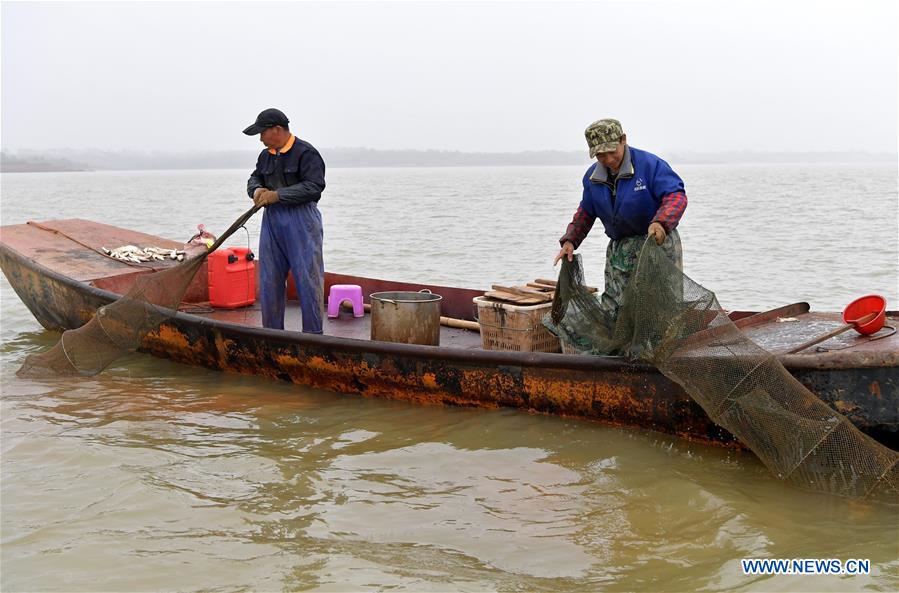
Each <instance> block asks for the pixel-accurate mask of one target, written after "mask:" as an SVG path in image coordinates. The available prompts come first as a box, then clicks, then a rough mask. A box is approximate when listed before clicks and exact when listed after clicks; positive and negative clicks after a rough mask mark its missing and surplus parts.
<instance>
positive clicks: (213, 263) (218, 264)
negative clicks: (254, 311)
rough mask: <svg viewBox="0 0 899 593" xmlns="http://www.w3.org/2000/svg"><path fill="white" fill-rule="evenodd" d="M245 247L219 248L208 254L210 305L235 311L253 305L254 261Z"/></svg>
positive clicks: (254, 297)
mask: <svg viewBox="0 0 899 593" xmlns="http://www.w3.org/2000/svg"><path fill="white" fill-rule="evenodd" d="M254 259H255V256H254V255H253V252H252V251H250V250H249V249H247V248H246V247H232V248H229V249H225V248H222V249H218V250H216V251H213V252H212V253H210V254H209V304H210V305H211V306H213V307H220V308H222V309H235V308H237V307H244V306H246V305H252V304H253V303H255V302H256V262H254V261H253V260H254Z"/></svg>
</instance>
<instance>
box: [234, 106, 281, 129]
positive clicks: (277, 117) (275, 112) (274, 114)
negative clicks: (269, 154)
mask: <svg viewBox="0 0 899 593" xmlns="http://www.w3.org/2000/svg"><path fill="white" fill-rule="evenodd" d="M289 123H290V120H289V119H287V116H286V115H284V112H283V111H281V110H280V109H275V108H274V107H273V108H271V109H266V110H265V111H263V112H262V113H260V114H259V115H257V116H256V123H254V124H253V125H251V126H250V127H248V128H247V129H246V130H244V131H243V133H244V134H246V135H247V136H255V135H256V134H259V133H260V132H263V131H264V130H267V129H268V128H271V127H272V126H284V127H285V128H286V127H287V124H289Z"/></svg>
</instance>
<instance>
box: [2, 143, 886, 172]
mask: <svg viewBox="0 0 899 593" xmlns="http://www.w3.org/2000/svg"><path fill="white" fill-rule="evenodd" d="M321 153H322V155H323V156H324V158H325V162H326V163H327V164H328V166H329V167H332V168H345V167H351V168H358V167H497V166H531V167H539V166H560V165H572V166H586V165H588V164H589V162H590V161H589V159H588V158H587V155H586V151H584V150H571V151H563V150H545V151H525V152H459V151H444V150H377V149H370V148H323V149H321ZM257 154H258V153H257V152H256V151H255V150H254V151H242V150H228V151H214V152H205V153H196V152H190V153H186V152H141V151H132V150H122V151H102V150H71V149H50V150H41V151H36V150H35V151H32V150H20V151H18V152H16V153H12V152H8V151H5V150H4V151H3V152H2V161H0V172H3V173H51V172H79V171H132V170H186V169H193V170H197V169H248V168H251V167H252V166H253V164H254V163H255V162H256V156H257ZM657 154H659V156H662V158H665V159H666V160H668V161H669V162H671V163H673V164H676V165H694V164H695V165H752V164H758V165H771V164H827V163H831V164H891V163H892V164H896V163H897V161H899V157H897V155H896V154H891V153H868V152H861V151H858V152H810V151H807V152H785V151H781V152H755V151H730V152H688V151H681V152H678V151H670V152H664V151H660V152H658V153H657Z"/></svg>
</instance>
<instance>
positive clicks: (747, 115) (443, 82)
mask: <svg viewBox="0 0 899 593" xmlns="http://www.w3.org/2000/svg"><path fill="white" fill-rule="evenodd" d="M896 6H897V3H896V2H895V1H892V0H890V1H883V2H874V1H859V0H853V1H852V2H847V1H840V2H788V1H787V0H782V1H780V2H771V3H766V2H762V1H759V0H753V1H747V2H742V1H736V2H729V1H728V2H724V1H717V2H687V1H671V2H665V3H653V2H627V3H611V2H591V3H561V2H547V3H537V2H531V3H513V2H498V3H474V2H471V3H455V2H390V3H380V2H364V3H349V2H347V3H343V2H327V3H311V2H309V3H306V2H300V3H265V4H263V3H253V4H244V3H216V2H204V3H176V2H165V3H64V4H56V3H33V2H27V3H26V2H4V3H3V4H2V14H0V17H2V145H3V148H4V149H12V150H16V149H22V148H32V149H34V148H41V147H48V146H49V147H72V148H101V149H121V148H128V149H150V150H194V149H196V150H227V149H244V148H253V149H255V148H256V146H257V144H256V142H257V140H256V139H254V138H248V137H246V136H244V135H243V134H241V130H242V129H243V128H244V127H245V126H247V125H248V124H250V123H251V122H252V121H253V119H254V118H255V116H256V114H257V113H258V112H259V111H260V110H262V109H264V108H266V107H273V106H274V107H279V108H280V109H282V110H283V111H285V112H286V113H287V115H288V116H289V117H290V119H291V127H292V128H293V129H294V130H295V131H296V132H297V133H298V135H299V136H301V137H303V138H306V139H308V140H309V141H311V142H312V143H313V144H316V145H319V146H322V147H340V146H343V147H348V146H365V147H370V148H381V149H402V148H419V149H426V148H434V149H448V150H463V151H521V150H542V149H561V150H572V149H580V148H583V147H584V146H585V143H584V139H583V130H584V128H585V127H586V125H587V124H589V123H590V122H591V121H593V120H595V119H599V118H602V117H617V118H619V119H620V120H621V121H622V123H623V125H624V127H625V131H626V132H627V133H628V138H629V141H630V143H631V144H633V145H635V146H638V147H641V148H646V149H650V150H653V149H655V150H664V151H721V150H822V151H827V150H870V151H884V152H895V151H896V144H897V39H896V38H897V28H899V16H897V8H896Z"/></svg>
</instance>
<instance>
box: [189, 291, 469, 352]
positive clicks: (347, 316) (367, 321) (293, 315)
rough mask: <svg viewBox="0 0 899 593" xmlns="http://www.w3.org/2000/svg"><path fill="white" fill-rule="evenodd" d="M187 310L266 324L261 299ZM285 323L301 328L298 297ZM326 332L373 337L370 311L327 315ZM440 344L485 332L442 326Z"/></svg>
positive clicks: (459, 343)
mask: <svg viewBox="0 0 899 593" xmlns="http://www.w3.org/2000/svg"><path fill="white" fill-rule="evenodd" d="M186 309H187V312H189V313H193V314H196V315H199V316H201V317H207V318H211V319H215V320H216V321H224V322H226V323H236V324H238V325H246V326H249V327H262V312H261V310H260V308H259V303H258V302H257V303H256V304H254V305H251V306H249V307H242V308H240V309H213V310H212V311H210V312H197V311H196V310H195V309H192V308H191V307H190V306H188V307H186ZM284 318H285V319H284V327H285V329H287V330H288V331H299V327H300V307H299V303H298V302H297V301H288V302H287V307H286V313H285V316H284ZM323 319H324V323H323V325H324V327H323V330H324V333H325V335H328V336H334V337H338V338H351V339H354V340H369V339H371V315H370V314H369V313H366V314H365V316H364V317H358V318H356V317H353V313H352V311H348V310H342V311H341V312H340V317H338V318H336V319H329V318H328V317H327V316H325V317H324V318H323ZM440 345H441V346H445V347H448V348H469V349H470V348H480V347H481V335H480V334H479V333H478V332H476V331H471V330H467V329H457V328H454V327H445V326H441V327H440Z"/></svg>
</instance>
